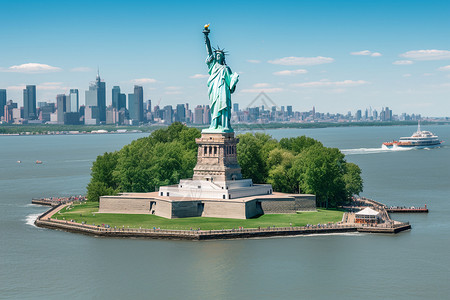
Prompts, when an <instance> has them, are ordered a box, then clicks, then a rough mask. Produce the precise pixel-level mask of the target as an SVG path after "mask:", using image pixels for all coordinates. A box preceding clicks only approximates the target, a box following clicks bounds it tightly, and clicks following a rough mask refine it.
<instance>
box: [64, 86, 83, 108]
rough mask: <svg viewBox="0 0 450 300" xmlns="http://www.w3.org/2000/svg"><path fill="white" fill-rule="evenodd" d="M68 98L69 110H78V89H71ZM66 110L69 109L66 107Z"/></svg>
mask: <svg viewBox="0 0 450 300" xmlns="http://www.w3.org/2000/svg"><path fill="white" fill-rule="evenodd" d="M69 98H70V112H79V107H80V103H79V96H78V89H71V90H70V94H69ZM66 109H67V107H66ZM67 111H69V110H68V109H67Z"/></svg>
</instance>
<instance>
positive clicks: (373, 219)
mask: <svg viewBox="0 0 450 300" xmlns="http://www.w3.org/2000/svg"><path fill="white" fill-rule="evenodd" d="M380 220H381V217H380V213H379V212H378V211H376V210H373V209H372V208H370V207H366V208H364V209H363V210H361V211H359V212H357V213H355V223H361V224H378V223H379V222H380Z"/></svg>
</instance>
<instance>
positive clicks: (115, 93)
mask: <svg viewBox="0 0 450 300" xmlns="http://www.w3.org/2000/svg"><path fill="white" fill-rule="evenodd" d="M119 100H120V86H117V85H116V86H113V88H112V103H111V104H112V107H113V108H115V109H116V110H119Z"/></svg>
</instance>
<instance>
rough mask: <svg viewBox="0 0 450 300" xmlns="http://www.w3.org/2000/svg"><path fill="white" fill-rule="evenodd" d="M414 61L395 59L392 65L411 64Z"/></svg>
mask: <svg viewBox="0 0 450 300" xmlns="http://www.w3.org/2000/svg"><path fill="white" fill-rule="evenodd" d="M413 63H414V62H413V61H412V60H396V61H394V62H393V63H392V64H393V65H412V64H413Z"/></svg>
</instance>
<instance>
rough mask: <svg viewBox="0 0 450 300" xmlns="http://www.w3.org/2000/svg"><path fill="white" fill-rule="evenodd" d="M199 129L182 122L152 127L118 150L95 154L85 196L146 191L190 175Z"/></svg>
mask: <svg viewBox="0 0 450 300" xmlns="http://www.w3.org/2000/svg"><path fill="white" fill-rule="evenodd" d="M198 137H200V131H199V130H198V129H195V128H188V127H186V126H185V125H182V124H181V123H173V124H172V125H171V126H169V127H168V128H166V129H159V130H156V131H154V132H153V133H152V134H151V135H150V136H149V137H145V138H140V139H138V140H135V141H133V142H132V143H131V144H129V145H126V146H124V147H123V148H122V149H121V150H120V151H118V152H114V153H105V154H104V155H101V156H98V157H97V160H96V161H95V162H94V163H93V167H92V177H91V181H90V183H89V184H88V187H87V189H88V199H89V200H91V201H98V199H99V197H100V196H103V195H108V194H116V193H118V192H149V191H155V190H157V188H158V187H159V186H161V185H168V184H174V183H177V182H178V181H179V180H180V179H181V178H189V177H192V174H193V168H194V166H195V163H196V157H197V144H196V143H195V138H198Z"/></svg>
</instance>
